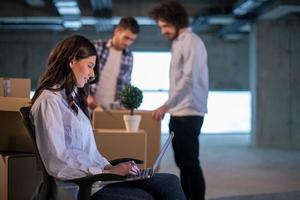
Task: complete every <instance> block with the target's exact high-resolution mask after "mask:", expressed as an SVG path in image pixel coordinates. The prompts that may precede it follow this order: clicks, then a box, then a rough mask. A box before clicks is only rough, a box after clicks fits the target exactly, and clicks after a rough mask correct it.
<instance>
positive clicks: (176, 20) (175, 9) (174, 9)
mask: <svg viewBox="0 0 300 200" xmlns="http://www.w3.org/2000/svg"><path fill="white" fill-rule="evenodd" d="M148 15H149V16H150V17H151V18H153V19H154V20H156V21H158V20H162V21H164V22H167V23H170V24H172V25H174V26H175V27H176V29H177V30H179V29H181V28H186V27H188V25H189V17H188V14H187V11H186V10H185V8H184V7H183V6H182V5H181V4H180V3H178V2H177V1H166V2H163V3H162V4H160V5H158V6H156V7H154V8H153V9H152V10H150V12H149V13H148Z"/></svg>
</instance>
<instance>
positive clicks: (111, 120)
mask: <svg viewBox="0 0 300 200" xmlns="http://www.w3.org/2000/svg"><path fill="white" fill-rule="evenodd" d="M124 114H128V111H127V110H111V111H100V110H95V111H94V113H93V127H94V128H95V129H124V130H125V124H124V121H123V115H124ZM135 114H139V115H141V116H142V120H141V124H140V129H143V130H145V132H146V133H147V167H151V166H152V164H153V162H154V160H155V158H156V156H157V155H158V153H159V151H160V137H161V123H160V122H157V121H155V120H154V119H153V118H152V112H151V111H142V110H137V111H135Z"/></svg>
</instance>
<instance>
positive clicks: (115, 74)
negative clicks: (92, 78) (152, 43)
mask: <svg viewBox="0 0 300 200" xmlns="http://www.w3.org/2000/svg"><path fill="white" fill-rule="evenodd" d="M138 33H139V25H138V23H137V21H136V20H135V19H134V18H133V17H123V18H122V19H121V20H120V22H119V24H118V25H117V26H116V28H115V30H114V34H113V36H112V38H111V39H110V40H108V41H103V40H98V41H95V42H94V45H95V47H96V50H97V55H98V61H99V65H98V70H99V72H98V73H99V79H98V81H97V83H95V84H92V85H91V91H90V94H91V95H90V96H89V97H88V104H89V107H90V108H92V109H94V108H96V107H97V106H100V107H101V108H102V109H110V108H111V107H112V105H114V104H115V103H116V102H119V98H120V97H119V93H120V92H121V90H122V89H123V88H124V87H125V86H126V85H128V84H130V81H131V72H132V66H133V56H132V53H131V51H130V50H129V49H128V47H129V46H130V45H131V44H132V43H133V42H134V41H135V39H136V37H137V35H138Z"/></svg>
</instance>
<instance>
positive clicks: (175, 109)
mask: <svg viewBox="0 0 300 200" xmlns="http://www.w3.org/2000/svg"><path fill="white" fill-rule="evenodd" d="M207 97H208V67H207V52H206V48H205V45H204V43H203V42H202V40H201V39H200V37H198V36H197V35H196V34H195V33H193V32H192V31H190V30H189V29H187V30H185V31H184V32H182V33H181V34H180V35H179V36H178V37H177V38H176V39H175V40H174V41H173V42H172V58H171V64H170V90H169V98H168V100H167V101H166V103H165V105H167V106H168V107H169V108H170V110H169V112H170V114H171V115H172V116H191V115H200V116H203V115H204V114H205V113H207Z"/></svg>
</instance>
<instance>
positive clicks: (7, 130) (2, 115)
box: [0, 97, 34, 153]
mask: <svg viewBox="0 0 300 200" xmlns="http://www.w3.org/2000/svg"><path fill="white" fill-rule="evenodd" d="M29 103H30V99H27V98H15V97H0V122H1V129H0V151H1V152H30V153H33V152H34V148H33V144H32V141H31V139H30V137H29V135H28V133H27V130H26V128H25V126H24V124H23V121H22V118H21V115H20V113H19V109H20V108H21V107H23V106H28V105H29Z"/></svg>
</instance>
